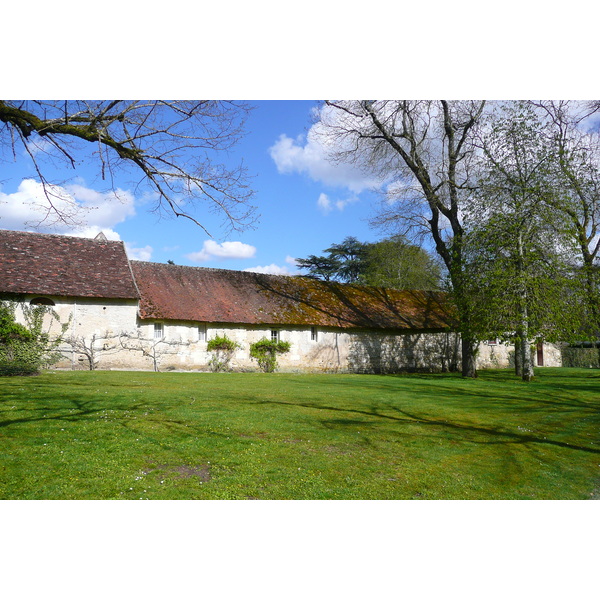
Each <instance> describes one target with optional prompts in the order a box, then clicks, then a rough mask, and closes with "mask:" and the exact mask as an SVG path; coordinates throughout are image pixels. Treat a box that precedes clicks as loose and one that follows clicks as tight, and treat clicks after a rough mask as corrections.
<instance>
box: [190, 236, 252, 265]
mask: <svg viewBox="0 0 600 600" xmlns="http://www.w3.org/2000/svg"><path fill="white" fill-rule="evenodd" d="M255 254H256V248H255V247H254V246H250V244H244V243H242V242H223V243H222V244H218V243H217V242H215V241H213V240H206V241H205V242H204V245H203V246H202V250H200V251H199V252H192V253H191V254H186V258H189V259H190V260H191V261H193V262H207V261H209V260H227V259H234V258H252V257H253V256H254V255H255Z"/></svg>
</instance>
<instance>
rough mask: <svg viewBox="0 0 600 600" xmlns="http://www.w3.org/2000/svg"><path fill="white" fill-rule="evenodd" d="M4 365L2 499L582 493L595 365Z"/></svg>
mask: <svg viewBox="0 0 600 600" xmlns="http://www.w3.org/2000/svg"><path fill="white" fill-rule="evenodd" d="M536 375H537V377H536V379H535V381H533V382H532V383H530V384H525V383H523V382H521V381H520V380H518V379H516V378H515V377H514V376H513V375H512V374H511V373H510V372H508V371H488V372H482V373H481V375H480V377H479V379H477V380H464V379H462V378H460V377H459V376H454V375H401V376H375V375H294V374H279V373H277V374H262V373H245V374H241V373H240V374H211V373H204V374H191V373H147V372H100V371H97V372H49V373H45V374H43V375H42V376H40V377H13V378H2V379H0V498H3V499H47V498H52V499H140V498H148V499H246V498H258V499H531V498H535V499H584V498H590V497H592V496H593V495H594V494H597V493H598V489H599V488H600V411H599V409H600V372H598V371H595V370H575V369H540V370H538V371H537V373H536Z"/></svg>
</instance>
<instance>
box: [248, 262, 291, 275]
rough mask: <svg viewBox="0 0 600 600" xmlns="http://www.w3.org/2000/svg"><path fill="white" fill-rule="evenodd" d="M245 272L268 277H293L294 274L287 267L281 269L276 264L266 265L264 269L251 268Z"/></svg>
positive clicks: (259, 267)
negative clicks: (263, 274)
mask: <svg viewBox="0 0 600 600" xmlns="http://www.w3.org/2000/svg"><path fill="white" fill-rule="evenodd" d="M244 271H247V272H250V273H265V274H266V275H292V274H293V273H292V272H291V271H290V270H289V269H288V268H287V267H280V266H279V265H276V264H275V263H273V264H270V265H266V266H264V267H261V266H258V267H251V268H250V269H244Z"/></svg>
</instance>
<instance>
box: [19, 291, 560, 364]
mask: <svg viewBox="0 0 600 600" xmlns="http://www.w3.org/2000/svg"><path fill="white" fill-rule="evenodd" d="M32 298H34V296H29V297H27V298H26V299H25V301H26V302H27V303H29V301H31V299H32ZM48 298H49V299H51V300H52V301H53V302H54V303H55V306H54V307H53V308H54V310H55V311H56V312H57V313H58V315H59V317H60V320H61V322H63V323H64V322H67V321H69V318H70V319H71V320H70V324H69V329H68V331H67V333H66V335H65V337H66V338H74V339H79V340H81V339H83V340H85V343H86V344H88V345H89V344H90V343H91V341H92V338H93V337H94V336H95V358H96V360H97V362H98V368H100V369H144V370H152V369H153V368H154V367H155V365H156V366H157V368H158V369H159V370H161V371H165V370H199V371H206V370H209V361H210V359H211V356H212V355H211V353H209V352H208V351H207V343H208V340H210V339H212V338H214V337H216V336H217V335H219V336H227V337H228V338H230V339H231V340H233V341H235V342H237V343H238V344H239V345H240V348H239V349H238V350H237V351H236V352H235V353H234V356H233V359H232V361H231V365H230V366H231V368H233V369H234V370H252V371H255V370H257V369H258V365H257V364H256V362H255V361H253V360H251V359H250V356H249V352H250V345H251V344H252V343H254V342H256V341H258V340H260V339H261V338H267V339H271V331H272V329H276V330H277V331H278V332H279V339H280V340H282V341H287V342H290V344H291V350H290V352H289V353H287V354H284V355H280V356H278V365H279V370H280V371H288V372H289V371H291V372H293V371H298V372H301V371H302V372H347V371H350V372H363V373H392V372H397V371H400V370H409V371H447V370H452V368H457V367H460V341H459V338H458V336H457V335H456V334H443V333H437V334H432V333H428V334H403V335H390V334H385V333H379V332H369V331H363V332H359V331H346V330H342V329H335V328H321V327H317V328H314V329H313V328H310V327H273V328H271V327H268V326H262V327H261V326H242V325H235V324H214V323H204V324H203V323H193V322H184V321H162V322H161V321H156V322H155V321H143V322H141V321H139V319H138V316H137V302H136V301H135V300H125V301H123V300H106V299H98V300H96V299H82V298H76V299H75V298H56V297H48ZM155 323H159V324H161V325H162V333H163V336H162V337H155ZM48 326H50V327H51V331H58V328H59V326H58V324H57V323H52V324H51V323H50V322H48ZM315 334H316V339H315ZM61 350H62V352H63V356H64V358H63V359H62V360H61V361H60V362H59V363H58V364H57V365H56V367H57V368H65V369H87V368H89V362H88V360H87V359H86V357H85V356H84V354H83V353H81V352H78V351H77V350H76V349H74V348H73V346H72V345H69V344H68V343H65V344H63V346H62V348H61ZM513 352H514V349H513V347H512V346H507V345H504V344H500V343H498V344H493V345H491V344H488V343H482V344H481V345H480V349H479V354H478V357H477V368H479V369H486V368H505V367H508V366H510V365H511V362H512V353H513ZM536 357H537V354H536V352H535V350H534V351H533V359H534V364H537V362H536ZM544 365H545V366H561V354H560V349H559V348H558V347H557V346H556V345H553V344H544Z"/></svg>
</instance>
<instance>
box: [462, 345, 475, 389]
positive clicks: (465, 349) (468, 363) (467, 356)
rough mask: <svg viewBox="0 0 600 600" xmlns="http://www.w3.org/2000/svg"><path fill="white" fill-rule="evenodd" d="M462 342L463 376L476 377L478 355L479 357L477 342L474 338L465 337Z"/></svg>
mask: <svg viewBox="0 0 600 600" xmlns="http://www.w3.org/2000/svg"><path fill="white" fill-rule="evenodd" d="M461 344H462V376H463V377H471V378H472V379H474V378H475V377H477V367H476V361H475V359H476V357H477V346H478V344H477V342H476V341H475V340H473V339H470V338H467V337H464V336H463V338H462V341H461Z"/></svg>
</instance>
